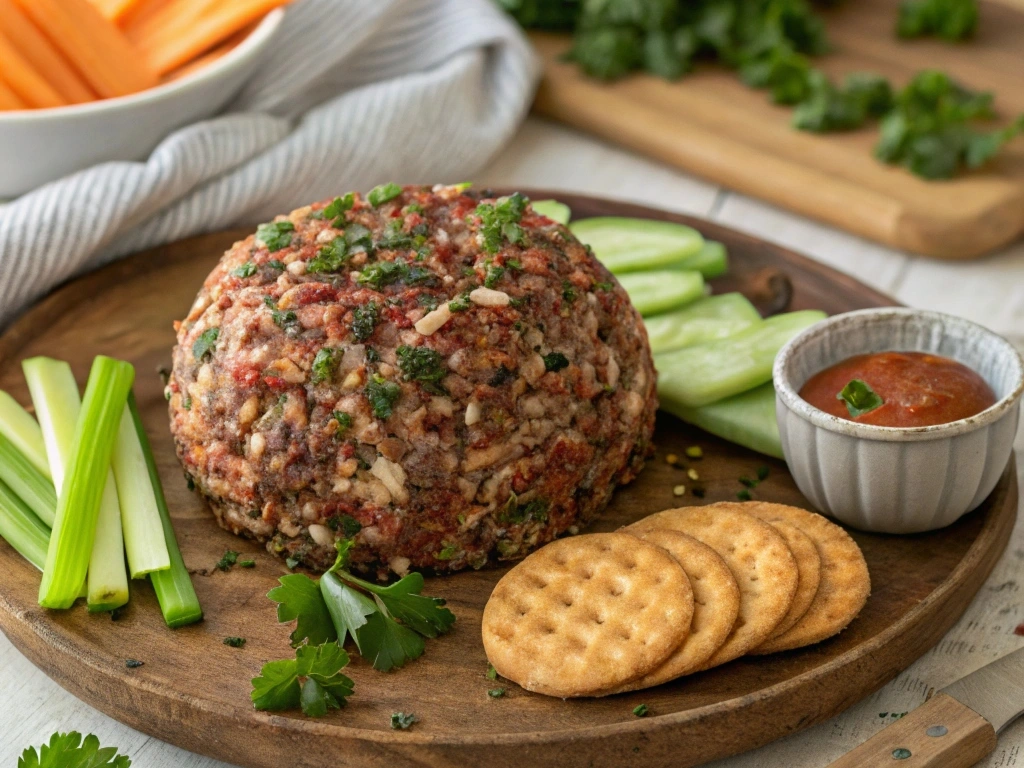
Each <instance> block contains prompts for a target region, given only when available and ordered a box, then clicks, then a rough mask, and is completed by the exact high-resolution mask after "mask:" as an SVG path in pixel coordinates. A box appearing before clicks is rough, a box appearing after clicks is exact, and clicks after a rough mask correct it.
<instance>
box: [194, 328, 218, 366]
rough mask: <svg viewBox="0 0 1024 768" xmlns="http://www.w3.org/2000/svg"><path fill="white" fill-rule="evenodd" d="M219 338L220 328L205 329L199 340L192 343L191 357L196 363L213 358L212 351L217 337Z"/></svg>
mask: <svg viewBox="0 0 1024 768" xmlns="http://www.w3.org/2000/svg"><path fill="white" fill-rule="evenodd" d="M219 336H220V328H207V329H206V330H205V331H203V332H202V333H201V334H199V338H198V339H196V340H195V341H194V342H193V343H192V357H194V358H195V359H196V361H197V362H202V361H203V360H204V359H205V358H207V357H212V356H213V350H214V348H215V347H216V346H217V337H219Z"/></svg>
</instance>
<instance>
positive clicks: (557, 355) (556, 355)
mask: <svg viewBox="0 0 1024 768" xmlns="http://www.w3.org/2000/svg"><path fill="white" fill-rule="evenodd" d="M543 358H544V370H546V371H560V370H562V369H563V368H568V367H569V358H567V357H566V356H565V355H563V354H562V353H561V352H551V353H550V354H547V355H543Z"/></svg>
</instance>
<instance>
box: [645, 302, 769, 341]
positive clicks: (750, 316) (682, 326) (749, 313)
mask: <svg viewBox="0 0 1024 768" xmlns="http://www.w3.org/2000/svg"><path fill="white" fill-rule="evenodd" d="M759 322H761V315H759V314H758V313H757V310H756V309H754V305H753V304H751V303H750V302H749V301H747V298H746V297H745V296H744V295H743V294H741V293H723V294H722V295H721V296H708V297H706V298H703V299H700V300H698V301H695V302H694V303H693V304H691V305H690V306H688V307H684V308H683V309H680V310H676V311H675V312H669V313H668V314H665V315H658V316H657V317H652V318H649V319H648V320H645V321H644V325H645V326H647V338H648V339H650V342H651V352H653V353H654V354H659V353H661V352H671V351H672V350H675V349H683V348H684V347H692V346H693V345H694V344H704V343H705V342H708V341H715V340H716V339H724V338H726V337H727V336H732V335H733V334H734V333H739V332H740V331H742V330H743V329H744V328H747V327H749V326H751V325H754V324H755V323H759Z"/></svg>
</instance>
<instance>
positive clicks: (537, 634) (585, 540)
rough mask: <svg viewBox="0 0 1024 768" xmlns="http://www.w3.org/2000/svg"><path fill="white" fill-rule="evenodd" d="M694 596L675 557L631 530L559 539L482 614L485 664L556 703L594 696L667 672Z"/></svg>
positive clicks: (507, 578) (520, 568) (516, 572)
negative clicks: (664, 668) (557, 699)
mask: <svg viewBox="0 0 1024 768" xmlns="http://www.w3.org/2000/svg"><path fill="white" fill-rule="evenodd" d="M692 618H693V592H692V590H691V588H690V582H689V579H688V578H687V577H686V573H685V572H684V571H683V568H682V566H680V565H679V563H677V562H676V561H675V560H674V559H673V558H672V556H671V555H670V554H668V552H666V551H665V550H663V549H661V548H660V547H656V546H654V545H653V544H647V543H646V542H643V541H637V539H636V538H635V537H633V536H630V535H628V534H625V533H597V534H590V535H587V536H574V537H571V538H567V539H559V540H558V541H554V542H552V543H551V544H548V545H547V546H546V547H544V548H542V549H540V550H538V551H537V552H534V553H533V554H532V555H530V556H529V557H527V558H526V559H525V560H523V561H522V562H521V563H520V564H519V565H517V566H516V567H515V568H513V569H512V570H511V571H509V572H508V573H506V574H505V575H504V576H503V577H502V578H501V580H500V581H499V582H498V584H497V586H495V588H494V591H493V592H492V593H491V596H490V598H489V599H488V601H487V605H486V606H485V607H484V615H483V627H482V632H483V642H484V650H485V651H486V653H487V658H488V660H489V661H490V662H491V664H492V665H494V668H495V670H497V672H498V674H499V675H501V676H502V677H507V678H508V679H510V680H512V681H514V682H516V683H518V684H519V685H521V686H522V687H523V688H525V689H527V690H529V691H536V692H538V693H545V694H548V695H549V696H560V697H563V698H566V697H569V696H587V695H593V694H596V693H599V692H601V691H604V690H607V689H609V688H613V687H616V686H618V685H621V684H623V683H625V682H627V681H628V680H632V679H634V678H637V677H641V676H642V675H646V674H647V673H648V672H650V671H651V670H653V669H655V668H656V667H658V666H660V665H661V663H662V662H664V661H665V659H667V658H668V657H669V656H670V655H671V654H672V652H673V651H675V649H676V648H678V647H679V646H680V645H681V644H682V642H683V641H684V640H685V639H686V636H687V634H688V633H689V631H690V621H691V619H692Z"/></svg>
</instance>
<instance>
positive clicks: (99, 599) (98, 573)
mask: <svg viewBox="0 0 1024 768" xmlns="http://www.w3.org/2000/svg"><path fill="white" fill-rule="evenodd" d="M87 584H88V594H87V598H88V606H89V613H102V612H103V611H112V610H114V609H115V608H120V607H121V606H122V605H124V604H125V603H127V602H128V574H127V572H126V571H125V568H124V537H123V535H122V533H121V506H120V504H119V501H118V497H117V490H116V488H115V485H114V473H113V472H111V471H110V470H109V469H108V470H107V480H106V482H105V483H104V485H103V498H102V500H101V502H100V511H99V516H98V517H97V518H96V538H95V540H94V541H93V545H92V555H91V557H90V558H89V578H88V582H87Z"/></svg>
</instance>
